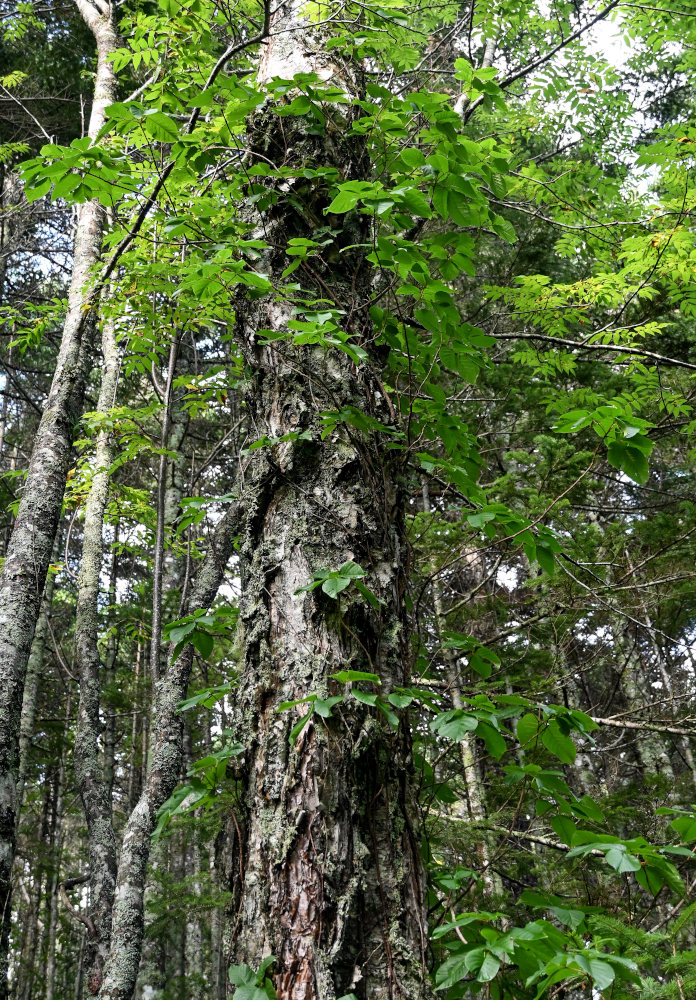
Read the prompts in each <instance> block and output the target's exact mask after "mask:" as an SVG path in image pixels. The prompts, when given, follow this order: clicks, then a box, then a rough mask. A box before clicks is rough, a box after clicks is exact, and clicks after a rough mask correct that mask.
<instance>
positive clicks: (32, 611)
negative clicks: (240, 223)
mask: <svg viewBox="0 0 696 1000" xmlns="http://www.w3.org/2000/svg"><path fill="white" fill-rule="evenodd" d="M75 2H76V4H77V6H78V8H79V10H80V13H81V14H82V16H83V17H84V19H85V21H86V22H87V24H88V25H89V27H90V29H91V30H92V32H93V33H94V36H95V39H96V43H97V74H96V79H95V89H94V98H93V104H92V112H91V116H90V123H89V135H90V136H91V137H92V138H94V137H95V136H96V134H97V132H98V131H99V129H100V128H101V126H102V125H103V123H104V110H105V108H106V107H107V105H109V104H111V103H112V102H113V100H114V97H115V92H116V80H115V77H114V73H113V68H112V66H111V63H110V62H109V61H108V56H109V54H110V53H111V52H113V51H114V49H115V48H116V47H117V36H116V32H115V30H114V26H113V22H112V19H111V10H110V8H108V7H106V6H104V10H105V13H101V12H100V11H99V10H97V8H96V7H93V6H92V5H91V4H90V3H88V2H87V0H75ZM103 226H104V209H103V208H102V206H101V205H100V204H99V203H98V202H97V201H91V202H86V203H85V204H84V205H82V206H81V207H80V212H79V217H78V224H77V232H76V237H75V257H74V263H73V272H72V277H71V281H70V289H69V292H68V311H67V315H66V318H65V324H64V327H63V335H62V339H61V346H60V351H59V354H58V358H57V360H56V369H55V373H54V376H53V382H52V385H51V389H50V392H49V395H48V399H47V401H46V407H45V410H44V413H43V416H42V418H41V423H40V425H39V429H38V432H37V435H36V440H35V443H34V448H33V451H32V455H31V461H30V463H29V471H28V474H27V479H26V483H25V485H24V490H23V492H22V501H21V503H20V506H19V511H18V513H17V520H16V521H15V525H14V529H13V531H12V537H11V538H10V541H9V544H8V547H7V553H6V560H5V564H4V566H3V570H2V576H0V921H1V925H0V1000H4V998H5V997H6V996H7V964H8V959H7V940H8V933H9V920H10V909H11V907H10V891H11V872H12V861H13V858H14V852H15V814H16V810H17V778H18V768H19V720H20V714H21V707H22V694H23V689H24V681H25V675H26V668H27V661H28V659H29V653H30V649H31V643H32V640H33V637H34V631H35V627H36V622H37V619H38V617H39V610H40V605H41V596H42V593H43V589H44V581H45V579H46V572H47V570H48V564H49V561H50V557H51V550H52V548H53V542H54V539H55V535H56V530H57V527H58V519H59V517H60V512H61V504H62V501H63V494H64V491H65V482H66V476H67V473H68V469H69V464H70V460H71V454H72V443H73V434H74V429H75V425H76V423H77V421H78V420H79V418H80V413H81V410H82V405H83V398H84V389H85V382H86V378H87V375H88V372H89V355H90V351H91V336H92V327H93V324H91V323H85V321H84V316H83V308H82V307H83V305H84V303H85V292H84V289H85V285H86V283H87V281H88V278H89V274H90V270H91V268H92V266H93V265H94V264H95V263H96V262H97V261H98V259H99V255H100V251H101V239H102V232H103Z"/></svg>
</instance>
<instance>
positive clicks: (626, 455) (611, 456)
mask: <svg viewBox="0 0 696 1000" xmlns="http://www.w3.org/2000/svg"><path fill="white" fill-rule="evenodd" d="M633 441H635V438H634V439H632V441H631V444H626V443H625V442H624V441H620V440H616V441H612V442H611V444H610V445H609V448H608V449H607V459H608V460H609V463H610V465H613V466H614V468H615V469H619V470H620V471H621V472H625V473H626V475H627V476H628V477H629V478H630V479H632V480H633V481H634V482H635V483H639V484H640V485H641V486H642V485H643V484H644V483H647V481H648V479H649V478H650V468H649V466H648V460H647V458H646V457H645V454H644V452H643V450H642V449H640V448H636V447H634V446H633Z"/></svg>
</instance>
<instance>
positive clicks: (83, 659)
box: [74, 318, 119, 996]
mask: <svg viewBox="0 0 696 1000" xmlns="http://www.w3.org/2000/svg"><path fill="white" fill-rule="evenodd" d="M102 356H103V368H102V383H101V388H100V391H99V400H98V403H97V409H98V411H99V412H100V413H106V412H107V411H108V410H109V409H110V408H111V407H112V406H113V405H114V402H115V396H116V387H117V382H118V367H119V365H118V347H117V344H116V331H115V325H114V321H113V319H111V318H109V319H107V320H105V321H104V323H103V331H102ZM112 452H113V446H112V442H111V435H110V433H109V432H108V431H105V430H103V431H100V433H99V435H98V437H97V447H96V453H95V457H94V463H95V471H94V475H93V477H92V484H91V487H90V491H89V495H88V497H87V502H86V504H85V520H84V533H83V541H82V561H81V565H80V576H79V581H78V592H77V608H76V614H75V666H76V668H77V671H78V675H79V683H80V702H79V706H78V710H77V730H76V733H75V750H74V762H75V776H76V779H77V785H78V790H79V793H80V799H81V801H82V808H83V811H84V814H85V820H86V822H87V833H88V842H89V873H90V876H91V877H90V883H89V897H90V906H89V918H90V920H91V923H92V927H93V929H94V930H93V931H90V933H89V936H88V938H87V940H86V941H85V950H84V966H85V980H86V991H87V995H90V996H94V995H95V994H96V993H97V992H98V990H99V986H100V985H101V979H102V969H103V965H104V961H105V959H106V955H107V953H108V950H109V940H110V938H111V908H112V906H113V899H114V890H115V888H116V836H115V833H114V828H113V824H112V820H111V794H110V788H109V785H108V783H107V781H106V780H105V773H104V763H103V759H102V754H101V752H100V749H99V735H100V732H101V729H102V723H101V719H100V717H99V708H100V703H101V689H102V682H103V677H102V673H103V672H102V664H101V657H100V655H99V647H98V639H99V580H100V575H101V570H102V560H103V555H104V543H103V532H104V512H105V511H106V504H107V500H108V496H109V470H110V467H111V463H112V461H113V455H112Z"/></svg>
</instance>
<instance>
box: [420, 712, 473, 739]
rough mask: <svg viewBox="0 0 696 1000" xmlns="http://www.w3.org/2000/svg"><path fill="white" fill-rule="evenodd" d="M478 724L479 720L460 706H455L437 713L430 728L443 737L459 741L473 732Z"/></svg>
mask: <svg viewBox="0 0 696 1000" xmlns="http://www.w3.org/2000/svg"><path fill="white" fill-rule="evenodd" d="M478 724H479V720H478V719H477V718H476V717H475V716H473V715H468V714H467V713H466V712H464V711H463V710H462V709H461V708H455V709H452V710H451V711H449V712H441V713H440V714H439V715H437V716H436V717H435V718H434V719H433V720H432V722H431V723H430V728H431V730H432V731H433V732H434V733H438V735H440V736H442V738H443V739H446V740H454V741H455V742H459V741H461V740H463V739H465V738H466V736H467V734H468V733H471V732H473V731H474V730H475V729H476V727H477V726H478Z"/></svg>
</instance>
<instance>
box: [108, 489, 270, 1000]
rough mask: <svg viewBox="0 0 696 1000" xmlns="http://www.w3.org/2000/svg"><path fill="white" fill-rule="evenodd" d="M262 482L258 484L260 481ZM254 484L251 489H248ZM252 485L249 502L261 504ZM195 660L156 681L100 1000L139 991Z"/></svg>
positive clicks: (216, 560)
mask: <svg viewBox="0 0 696 1000" xmlns="http://www.w3.org/2000/svg"><path fill="white" fill-rule="evenodd" d="M256 485H257V486H258V485H259V484H258V483H257V484H256ZM249 488H250V487H247V489H249ZM256 499H257V494H256V492H255V491H254V490H253V489H251V494H250V497H249V500H248V501H247V502H249V503H253V502H256ZM242 507H243V502H242V501H240V503H239V504H238V505H230V507H228V509H227V512H226V513H225V515H224V517H223V518H222V519H221V520H220V522H219V523H218V525H217V526H216V528H215V531H214V533H213V536H212V538H211V540H210V545H209V549H208V552H207V554H206V557H205V559H204V560H203V563H202V565H201V567H200V569H199V571H198V575H197V577H196V581H195V584H194V587H193V590H192V593H191V599H190V601H189V602H188V608H187V609H186V610H188V611H189V612H192V611H195V610H198V609H201V608H209V607H210V605H211V604H212V602H213V600H214V599H215V595H216V594H217V591H218V588H219V586H220V583H221V581H222V578H223V575H224V572H225V567H226V565H227V561H228V559H229V557H230V555H231V554H232V549H233V545H234V540H235V536H236V525H237V520H238V517H239V516H240V508H242ZM192 663H193V647H192V646H188V647H186V649H184V651H183V652H182V653H181V655H180V656H178V657H176V658H174V657H173V656H170V662H169V665H168V668H167V670H166V671H165V672H164V673H163V675H162V676H161V677H160V679H159V680H158V682H157V684H156V685H155V697H154V705H153V710H152V730H151V738H150V754H149V761H150V763H149V772H148V776H147V781H146V783H145V786H144V787H143V789H142V792H141V794H140V798H139V799H138V802H137V804H136V806H135V808H134V809H133V811H132V813H131V815H130V817H129V819H128V822H127V824H126V829H125V833H124V837H123V847H122V850H121V856H120V858H119V865H118V877H117V885H116V895H115V900H114V909H113V928H112V936H111V948H110V951H109V958H108V960H107V963H106V967H105V970H104V981H103V984H102V988H101V991H100V993H99V997H100V1000H107V998H108V1000H130V998H131V997H132V996H133V992H134V990H135V985H136V980H137V975H138V966H139V964H140V954H141V949H142V941H143V927H144V922H143V896H144V892H145V883H146V877H147V864H148V859H149V856H150V835H151V833H152V831H153V830H154V828H155V825H156V822H157V811H158V809H159V808H160V806H161V805H163V803H164V802H166V800H167V799H168V798H169V796H170V795H171V793H172V791H173V790H174V788H175V786H176V783H177V781H178V780H179V774H180V769H181V763H182V759H183V758H182V745H183V744H182V720H181V715H180V714H179V712H178V705H179V702H180V701H181V699H182V698H183V697H184V696H185V694H186V690H187V687H188V682H189V677H190V675H191V666H192Z"/></svg>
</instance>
